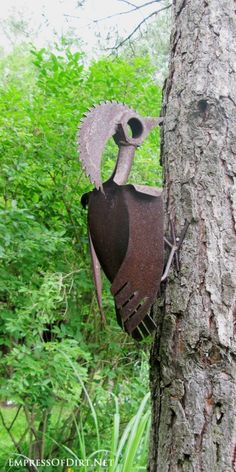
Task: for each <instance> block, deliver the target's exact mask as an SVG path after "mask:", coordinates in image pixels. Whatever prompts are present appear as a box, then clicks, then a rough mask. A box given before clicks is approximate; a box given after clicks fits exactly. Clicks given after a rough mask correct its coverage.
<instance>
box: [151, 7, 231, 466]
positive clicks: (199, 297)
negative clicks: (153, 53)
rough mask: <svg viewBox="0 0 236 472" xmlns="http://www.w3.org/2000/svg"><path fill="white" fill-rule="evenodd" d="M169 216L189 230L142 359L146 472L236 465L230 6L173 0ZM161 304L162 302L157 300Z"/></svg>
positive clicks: (167, 126) (166, 145) (166, 143)
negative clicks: (146, 389) (148, 394)
mask: <svg viewBox="0 0 236 472" xmlns="http://www.w3.org/2000/svg"><path fill="white" fill-rule="evenodd" d="M173 3H174V5H173V31H172V38H171V49H172V53H171V60H170V70H169V78H168V80H167V83H166V86H165V91H164V102H163V115H165V123H164V127H163V139H162V163H163V167H164V176H165V204H166V215H167V216H166V220H168V218H171V219H172V221H173V222H174V223H175V225H176V229H177V232H180V230H181V227H182V226H183V225H184V220H185V219H188V220H189V221H190V222H191V224H190V227H189V230H188V233H187V236H186V239H185V242H184V244H183V248H182V250H181V270H180V272H179V273H176V272H175V270H174V269H173V270H172V272H171V274H170V276H169V279H168V282H167V286H166V287H165V290H163V292H164V295H163V304H162V306H159V308H158V307H157V308H156V312H157V313H156V319H157V323H158V332H157V336H156V339H155V342H154V346H153V349H152V353H151V390H152V404H153V424H152V434H151V447H150V461H149V466H148V470H149V471H151V472H154V471H155V472H156V471H157V472H177V471H178V472H179V471H184V472H190V471H194V472H232V471H235V470H236V421H235V420H236V418H235V414H236V383H235V382H236V352H235V337H234V336H235V317H236V303H235V288H236V238H235V224H236V191H235V180H236V14H235V10H236V3H235V2H234V1H233V0H221V1H220V0H198V1H196V0H184V1H183V0H175V1H174V2H173ZM160 304H161V303H160V302H159V305H160Z"/></svg>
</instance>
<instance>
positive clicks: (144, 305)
mask: <svg viewBox="0 0 236 472" xmlns="http://www.w3.org/2000/svg"><path fill="white" fill-rule="evenodd" d="M162 121H163V119H162V118H150V117H148V118H143V117H140V116H139V115H138V114H137V113H136V112H135V111H133V110H131V109H130V108H129V107H128V106H126V105H124V104H121V103H117V102H104V103H101V104H100V105H97V106H95V107H94V108H92V109H91V110H90V111H89V112H88V113H87V114H86V115H85V118H84V120H83V121H82V123H81V126H80V131H79V142H78V150H79V158H80V160H81V162H82V165H83V168H84V170H85V172H86V174H87V176H88V177H89V179H90V181H91V182H92V183H93V184H94V185H95V188H94V190H92V191H91V192H89V193H87V194H85V195H83V197H82V199H81V202H82V205H83V206H84V207H86V206H87V205H88V229H89V241H90V251H91V257H92V265H93V275H94V280H95V286H96V292H97V300H98V305H99V308H100V311H101V313H102V314H103V311H102V301H101V290H102V284H101V273H100V267H101V268H102V269H103V271H104V273H105V275H106V276H107V278H108V279H109V281H110V283H111V293H112V294H113V296H114V300H115V307H116V314H117V321H118V323H119V325H120V326H121V327H122V328H123V329H124V330H125V331H126V332H127V333H129V334H130V335H131V336H132V337H134V338H135V339H138V340H140V339H142V338H143V337H145V336H147V335H149V334H150V333H151V332H152V331H153V329H154V328H155V326H156V325H155V322H154V320H153V319H152V317H151V316H150V309H151V307H152V305H153V303H154V301H155V298H156V296H157V293H158V291H159V288H160V283H161V281H162V280H164V279H165V278H166V276H167V273H168V268H169V266H170V263H171V260H172V258H173V256H174V254H175V253H176V251H177V250H178V249H179V244H177V243H176V244H172V243H170V242H169V241H168V240H167V239H166V238H164V211H163V200H162V195H161V194H162V190H161V189H159V188H154V187H147V186H141V185H136V184H126V182H127V179H128V177H129V173H130V170H131V166H132V162H133V158H134V154H135V150H136V148H137V147H138V146H140V145H141V143H142V142H143V140H144V139H145V137H146V136H147V135H148V133H149V131H150V130H151V129H152V128H153V127H155V126H158V125H159V124H161V123H162ZM129 131H131V135H130V133H129ZM111 137H113V139H114V140H115V143H116V144H117V145H118V148H119V151H118V157H117V161H116V165H115V169H114V171H113V173H112V175H111V177H110V178H109V179H108V180H107V181H106V182H105V183H102V180H101V159H102V154H103V150H104V147H105V144H106V142H107V140H108V139H109V138H111ZM164 241H166V243H167V244H168V245H169V246H170V247H171V252H170V256H169V261H168V263H167V266H168V267H167V268H166V270H165V271H164V274H163V269H164ZM181 242H182V241H181ZM103 316H104V315H103Z"/></svg>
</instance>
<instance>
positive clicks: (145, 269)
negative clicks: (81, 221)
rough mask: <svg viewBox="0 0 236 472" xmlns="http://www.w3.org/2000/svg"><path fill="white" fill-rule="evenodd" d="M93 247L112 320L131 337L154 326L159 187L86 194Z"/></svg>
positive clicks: (160, 249)
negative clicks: (106, 282) (110, 297)
mask: <svg viewBox="0 0 236 472" xmlns="http://www.w3.org/2000/svg"><path fill="white" fill-rule="evenodd" d="M88 225H89V232H90V235H91V239H92V243H93V247H94V250H95V252H96V255H97V258H98V260H99V262H100V264H101V267H102V269H103V271H104V273H105V275H106V276H107V278H108V279H109V281H110V282H111V292H112V294H113V296H114V299H115V306H116V313H117V321H118V323H119V324H120V325H121V326H122V327H123V329H124V330H125V331H126V332H128V333H129V334H130V335H132V336H133V337H134V338H136V339H142V337H144V336H147V335H148V334H150V332H151V331H152V330H153V329H154V327H155V323H154V322H153V320H152V319H151V318H150V317H149V312H150V309H151V306H152V305H153V303H154V301H155V298H156V296H157V293H158V290H159V287H160V282H161V277H162V273H163V265H164V261H163V259H164V232H163V227H164V215H163V201H162V196H161V192H160V190H159V189H151V188H149V187H148V188H146V187H141V186H136V187H135V186H133V185H116V184H115V183H114V182H113V181H112V180H111V181H108V182H106V183H105V184H104V186H103V192H101V191H100V190H96V189H95V190H93V191H92V192H91V193H90V194H89V202H88Z"/></svg>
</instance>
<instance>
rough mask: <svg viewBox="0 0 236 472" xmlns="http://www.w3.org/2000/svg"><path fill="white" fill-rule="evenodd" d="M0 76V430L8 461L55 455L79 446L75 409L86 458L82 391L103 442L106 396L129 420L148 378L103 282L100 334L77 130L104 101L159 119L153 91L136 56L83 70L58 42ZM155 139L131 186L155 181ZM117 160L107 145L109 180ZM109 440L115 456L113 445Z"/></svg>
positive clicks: (4, 68) (78, 57) (9, 64)
mask: <svg viewBox="0 0 236 472" xmlns="http://www.w3.org/2000/svg"><path fill="white" fill-rule="evenodd" d="M0 69H1V72H2V79H1V82H0V155H1V175H0V189H1V190H0V262H1V265H0V321H1V324H0V326H1V327H0V373H1V381H0V397H1V399H2V400H3V401H4V400H7V399H11V400H14V402H15V403H16V404H17V405H18V408H19V411H20V413H19V414H17V415H16V418H15V420H14V418H13V420H12V422H13V423H12V426H11V428H10V429H9V428H8V426H7V427H5V430H6V432H7V433H8V435H9V438H10V439H11V441H12V442H13V447H14V450H17V452H18V453H21V454H25V455H27V454H30V455H31V457H37V456H38V455H40V456H44V457H53V455H55V454H57V453H58V451H59V449H60V448H59V446H56V444H62V443H64V444H67V447H71V448H72V447H73V445H74V444H77V442H76V441H75V439H73V438H74V436H73V433H74V432H75V421H74V419H75V418H76V421H78V411H79V412H80V411H81V409H83V411H84V415H83V419H84V421H85V419H86V425H85V426H84V428H85V431H84V433H83V434H85V433H86V435H87V437H88V436H89V438H90V442H89V450H88V451H87V452H88V453H89V454H92V452H93V451H94V450H95V449H96V447H97V443H96V434H94V413H93V414H92V411H93V410H91V405H90V404H89V402H88V396H87V395H86V394H85V392H86V391H87V392H88V395H89V398H92V399H93V403H92V405H94V408H95V410H94V411H96V418H97V422H98V424H100V425H102V430H104V431H106V434H105V435H103V443H104V444H105V445H106V444H108V443H109V440H110V433H108V432H109V429H110V427H111V424H112V421H113V416H112V415H110V414H107V415H104V412H105V411H107V409H108V408H109V405H110V401H111V399H110V394H109V393H108V391H110V392H112V393H113V394H114V395H116V396H117V397H118V398H119V409H120V411H119V415H121V417H122V421H123V422H124V423H128V422H129V420H130V418H131V416H132V414H134V413H135V411H137V409H138V407H139V404H140V401H141V399H142V398H143V397H144V395H145V393H146V391H147V384H148V380H147V378H146V376H147V361H146V359H144V360H143V356H144V354H143V349H144V350H145V344H144V346H143V347H141V348H140V347H139V346H136V345H135V343H134V342H133V341H132V340H130V339H129V338H128V337H127V336H125V335H122V338H121V331H120V328H119V327H118V326H117V324H116V320H115V314H114V308H113V302H112V299H111V297H110V295H109V290H108V287H107V284H106V283H105V284H104V285H105V286H104V309H105V312H106V314H107V318H108V320H107V325H106V326H105V327H102V325H101V321H100V317H99V314H98V309H97V305H96V300H95V295H94V289H93V284H92V276H91V270H90V260H89V255H88V240H87V229H86V214H85V212H84V211H83V209H82V207H81V204H80V198H81V195H82V194H83V193H85V192H86V191H88V190H89V189H90V188H91V187H90V185H89V183H88V180H87V179H86V177H85V176H84V174H83V172H82V169H81V168H80V164H79V162H78V159H77V150H76V134H77V127H78V124H79V122H80V120H81V118H82V116H83V113H84V112H85V111H86V110H87V109H88V108H89V107H90V106H91V105H93V104H96V103H98V102H100V101H102V100H105V99H106V100H107V99H115V100H117V101H124V102H126V103H127V104H128V105H130V106H132V108H134V109H136V110H137V111H138V112H140V113H141V114H144V115H148V114H149V115H157V114H158V110H159V108H160V90H159V89H158V88H157V87H156V85H155V84H154V82H153V78H152V74H153V70H152V67H151V66H150V64H149V61H148V59H147V58H145V57H143V58H134V59H133V60H130V62H129V63H127V62H126V61H124V60H122V59H100V60H99V61H97V62H94V63H93V64H91V66H90V67H88V68H86V67H85V65H84V63H83V54H82V53H81V52H76V53H72V52H71V50H70V49H69V48H67V47H66V46H65V47H63V45H60V46H58V47H57V49H56V51H54V52H52V51H50V50H45V49H42V50H40V51H37V50H35V49H34V50H32V51H31V52H30V53H26V54H23V52H22V51H20V52H19V51H17V54H16V53H15V55H14V54H13V56H12V57H8V58H4V59H1V62H0ZM16 70H17V74H16ZM157 142H158V132H157V131H153V133H152V134H151V135H150V138H149V140H147V142H146V143H145V145H144V146H143V147H142V148H141V149H140V151H139V152H138V156H137V160H136V163H135V166H134V169H133V173H132V175H131V181H132V179H135V180H136V181H140V182H143V183H148V184H151V185H156V184H157V182H159V183H160V180H161V173H160V168H159V166H158V165H157V154H158V153H157ZM116 152H117V151H116V149H115V147H114V145H113V144H112V143H108V146H107V148H106V152H105V161H104V169H105V170H104V173H105V175H107V176H108V175H110V173H111V170H112V169H113V166H114V157H115V156H116ZM113 156H114V157H113ZM147 343H148V341H147ZM68 359H69V361H68ZM140 366H145V367H144V374H145V379H144V378H143V372H142V371H141V374H140ZM75 372H76V373H77V374H76V375H75ZM140 375H141V376H140ZM78 377H79V380H78ZM130 379H132V383H131V380H130ZM85 389H86V390H85ZM56 418H58V419H57V420H56ZM117 418H118V417H117V416H116V421H117ZM144 418H145V420H144V419H143V420H140V421H141V425H142V426H140V427H139V429H138V431H139V433H140V435H139V439H140V438H141V432H142V431H143V430H144V429H145V425H146V423H147V415H146V416H145V415H144ZM2 421H3V424H4V416H3V417H2ZM17 421H21V423H22V424H25V425H26V433H25V435H23V437H21V436H18V433H17V441H16V443H14V440H13V439H12V434H11V433H12V431H14V428H15V427H16V423H17ZM79 421H82V419H81V417H80V415H79ZM5 426H6V425H5ZM114 427H118V424H117V423H116V426H114ZM137 428H138V426H137ZM100 429H101V426H100ZM16 430H17V428H16ZM22 434H23V433H22ZM81 434H82V433H81ZM114 434H115V436H114ZM114 434H113V443H112V444H113V445H112V450H113V451H115V450H116V448H117V447H118V446H117V437H118V433H117V431H116V433H114ZM139 439H138V440H137V441H138V442H139ZM81 441H82V436H81ZM138 442H137V444H138ZM53 444H54V446H53ZM81 444H82V443H81ZM106 447H108V446H106ZM127 447H128V446H127ZM80 450H81V453H82V452H83V451H82V447H80ZM130 457H131V456H130ZM5 459H6V458H5ZM130 460H131V459H130ZM127 463H128V465H129V464H130V462H129V461H128V462H127ZM127 467H128V466H127ZM125 470H128V469H127V468H126V469H125Z"/></svg>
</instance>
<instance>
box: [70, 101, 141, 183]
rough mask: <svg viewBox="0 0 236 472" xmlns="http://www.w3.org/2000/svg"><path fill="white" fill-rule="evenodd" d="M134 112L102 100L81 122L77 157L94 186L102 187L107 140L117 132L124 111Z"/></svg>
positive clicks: (120, 105)
mask: <svg viewBox="0 0 236 472" xmlns="http://www.w3.org/2000/svg"><path fill="white" fill-rule="evenodd" d="M127 112H128V113H132V114H135V112H134V111H133V110H131V109H130V108H128V107H127V106H126V105H123V104H121V103H117V102H104V103H101V104H100V105H97V106H95V107H93V108H92V109H90V110H89V111H88V112H87V113H85V115H84V119H83V120H82V122H81V125H80V129H79V137H78V151H79V159H80V161H81V162H82V165H83V168H84V170H85V172H86V174H87V176H88V177H89V179H90V180H91V182H92V183H94V184H95V186H96V188H97V189H99V188H101V187H102V181H101V170H100V169H101V159H102V153H103V151H104V147H105V144H106V142H107V140H108V139H109V138H110V137H112V136H114V135H115V134H116V132H117V127H118V124H119V123H121V121H122V118H123V116H124V115H125V114H126V113H127Z"/></svg>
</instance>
